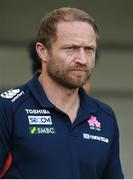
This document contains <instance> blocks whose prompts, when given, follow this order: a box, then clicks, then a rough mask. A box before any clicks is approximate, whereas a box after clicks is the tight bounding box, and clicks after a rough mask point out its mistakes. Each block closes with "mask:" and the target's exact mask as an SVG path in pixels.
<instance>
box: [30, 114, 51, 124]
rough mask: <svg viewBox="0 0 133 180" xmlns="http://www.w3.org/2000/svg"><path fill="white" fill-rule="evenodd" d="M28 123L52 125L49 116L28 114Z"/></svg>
mask: <svg viewBox="0 0 133 180" xmlns="http://www.w3.org/2000/svg"><path fill="white" fill-rule="evenodd" d="M28 119H29V124H34V125H37V124H41V125H52V120H51V117H50V116H28Z"/></svg>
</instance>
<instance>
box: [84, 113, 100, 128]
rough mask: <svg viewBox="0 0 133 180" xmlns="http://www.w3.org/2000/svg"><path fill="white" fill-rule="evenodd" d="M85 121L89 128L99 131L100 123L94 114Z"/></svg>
mask: <svg viewBox="0 0 133 180" xmlns="http://www.w3.org/2000/svg"><path fill="white" fill-rule="evenodd" d="M87 122H88V124H89V126H90V129H93V130H97V131H101V123H100V122H99V121H98V120H97V118H96V117H95V116H91V117H90V119H89V120H88V121H87Z"/></svg>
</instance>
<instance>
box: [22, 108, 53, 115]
mask: <svg viewBox="0 0 133 180" xmlns="http://www.w3.org/2000/svg"><path fill="white" fill-rule="evenodd" d="M25 111H26V113H27V114H50V112H49V111H48V110H47V109H25Z"/></svg>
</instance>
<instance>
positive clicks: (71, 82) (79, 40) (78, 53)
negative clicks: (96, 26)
mask: <svg viewBox="0 0 133 180" xmlns="http://www.w3.org/2000/svg"><path fill="white" fill-rule="evenodd" d="M95 52H96V34H95V32H94V30H93V28H92V26H91V25H89V24H88V23H86V22H78V21H74V22H60V23H59V24H58V25H57V40H56V41H55V42H53V43H52V45H51V50H50V51H49V53H48V61H47V63H46V70H47V74H48V75H49V77H50V78H52V80H54V81H56V83H58V84H60V85H62V86H64V87H66V88H69V89H73V88H78V87H80V86H82V85H83V84H85V82H86V80H87V79H89V77H90V75H91V72H92V70H93V67H94V64H95Z"/></svg>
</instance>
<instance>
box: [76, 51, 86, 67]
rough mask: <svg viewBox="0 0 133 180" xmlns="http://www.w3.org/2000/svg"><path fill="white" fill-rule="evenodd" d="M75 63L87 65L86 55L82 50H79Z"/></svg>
mask: <svg viewBox="0 0 133 180" xmlns="http://www.w3.org/2000/svg"><path fill="white" fill-rule="evenodd" d="M77 62H79V63H80V64H86V63H87V55H86V52H85V49H84V48H81V49H79V52H78V58H77Z"/></svg>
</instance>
